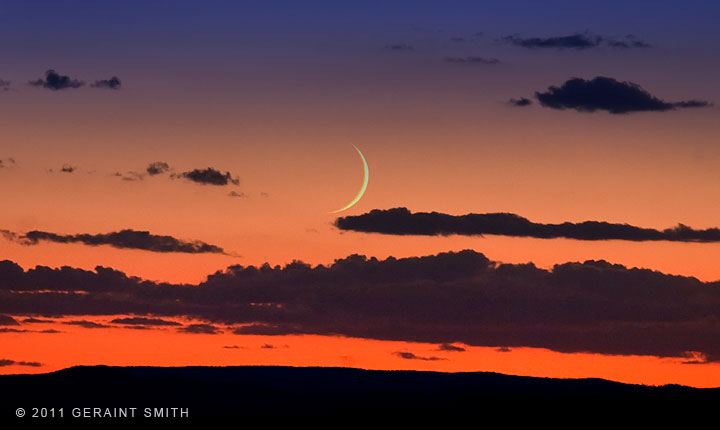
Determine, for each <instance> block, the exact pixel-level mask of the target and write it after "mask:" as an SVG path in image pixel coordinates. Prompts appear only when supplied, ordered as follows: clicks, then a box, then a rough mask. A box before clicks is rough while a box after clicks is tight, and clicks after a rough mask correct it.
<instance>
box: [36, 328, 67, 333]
mask: <svg viewBox="0 0 720 430" xmlns="http://www.w3.org/2000/svg"><path fill="white" fill-rule="evenodd" d="M40 333H48V334H55V333H62V332H61V331H60V330H55V329H52V328H49V329H47V330H40Z"/></svg>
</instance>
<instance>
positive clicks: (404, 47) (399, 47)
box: [385, 43, 415, 51]
mask: <svg viewBox="0 0 720 430" xmlns="http://www.w3.org/2000/svg"><path fill="white" fill-rule="evenodd" d="M385 49H389V50H391V51H414V50H415V48H414V47H412V46H411V45H406V44H403V43H400V44H394V45H385Z"/></svg>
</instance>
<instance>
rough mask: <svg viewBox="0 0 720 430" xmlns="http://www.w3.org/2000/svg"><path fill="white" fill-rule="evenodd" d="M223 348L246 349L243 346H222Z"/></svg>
mask: <svg viewBox="0 0 720 430" xmlns="http://www.w3.org/2000/svg"><path fill="white" fill-rule="evenodd" d="M223 348H225V349H246V348H245V347H244V346H238V345H224V346H223Z"/></svg>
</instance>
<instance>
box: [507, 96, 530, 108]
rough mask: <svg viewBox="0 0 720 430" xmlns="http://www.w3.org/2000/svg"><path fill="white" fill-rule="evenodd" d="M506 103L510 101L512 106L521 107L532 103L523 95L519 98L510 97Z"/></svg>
mask: <svg viewBox="0 0 720 430" xmlns="http://www.w3.org/2000/svg"><path fill="white" fill-rule="evenodd" d="M508 103H510V104H511V105H513V106H519V107H523V106H530V105H531V104H532V100H530V99H526V98H525V97H520V98H519V99H510V100H509V101H508Z"/></svg>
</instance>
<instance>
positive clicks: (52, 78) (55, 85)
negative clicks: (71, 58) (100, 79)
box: [28, 69, 85, 91]
mask: <svg viewBox="0 0 720 430" xmlns="http://www.w3.org/2000/svg"><path fill="white" fill-rule="evenodd" d="M28 83H29V84H30V85H32V86H35V87H43V88H47V89H49V90H55V91H56V90H64V89H67V88H80V87H82V86H84V85H85V82H83V81H79V80H77V79H71V78H70V77H69V76H64V75H60V74H59V73H57V72H56V71H55V70H52V69H50V70H48V71H47V72H45V79H42V78H41V79H38V80H35V81H30V82H28Z"/></svg>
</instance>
